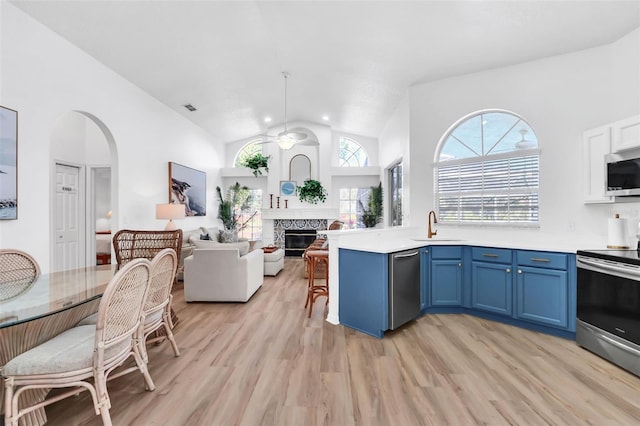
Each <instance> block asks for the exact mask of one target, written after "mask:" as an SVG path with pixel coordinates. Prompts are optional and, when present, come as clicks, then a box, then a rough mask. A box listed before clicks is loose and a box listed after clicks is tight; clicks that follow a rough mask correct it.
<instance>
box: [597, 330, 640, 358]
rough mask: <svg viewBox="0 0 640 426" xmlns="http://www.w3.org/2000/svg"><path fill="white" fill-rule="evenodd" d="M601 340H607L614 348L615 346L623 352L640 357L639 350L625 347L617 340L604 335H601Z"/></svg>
mask: <svg viewBox="0 0 640 426" xmlns="http://www.w3.org/2000/svg"><path fill="white" fill-rule="evenodd" d="M600 338H601V339H603V340H606V341H607V343H609V344H610V345H612V346H615V347H616V348H618V349H620V350H623V351H625V352H629V353H631V354H633V355H635V356H640V351H637V350H635V349H633V348H630V347H629V346H627V345H623V344H622V343H620V342H617V341H616V340H614V339H612V338H611V337H608V336H605V335H604V334H600Z"/></svg>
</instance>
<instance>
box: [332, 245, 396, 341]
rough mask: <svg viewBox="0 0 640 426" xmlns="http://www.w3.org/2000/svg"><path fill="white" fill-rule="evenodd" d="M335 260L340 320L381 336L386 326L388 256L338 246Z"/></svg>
mask: <svg viewBox="0 0 640 426" xmlns="http://www.w3.org/2000/svg"><path fill="white" fill-rule="evenodd" d="M338 263H339V275H340V277H339V279H340V294H339V316H340V323H341V324H343V325H346V326H348V327H351V328H355V329H356V330H359V331H362V332H363V333H367V334H370V335H372V336H376V337H382V336H383V334H384V332H385V331H386V330H387V329H388V328H389V327H388V311H389V298H388V293H389V290H388V289H389V284H388V283H389V262H388V256H387V255H386V254H383V253H371V252H365V251H358V250H347V249H340V255H339V262H338Z"/></svg>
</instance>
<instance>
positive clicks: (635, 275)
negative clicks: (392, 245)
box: [578, 256, 640, 280]
mask: <svg viewBox="0 0 640 426" xmlns="http://www.w3.org/2000/svg"><path fill="white" fill-rule="evenodd" d="M581 266H586V269H591V270H595V271H603V272H605V273H606V272H608V273H612V272H614V273H615V272H617V274H615V275H618V276H620V275H623V276H625V277H628V278H630V279H633V280H640V268H638V267H634V266H626V265H623V264H615V263H610V262H607V263H604V262H598V261H593V260H591V259H589V258H585V257H584V256H578V267H581Z"/></svg>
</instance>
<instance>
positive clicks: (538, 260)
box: [531, 257, 551, 262]
mask: <svg viewBox="0 0 640 426" xmlns="http://www.w3.org/2000/svg"><path fill="white" fill-rule="evenodd" d="M531 261H532V262H551V261H550V260H549V259H543V258H541V257H532V258H531Z"/></svg>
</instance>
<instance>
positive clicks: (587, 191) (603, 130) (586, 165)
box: [582, 125, 614, 204]
mask: <svg viewBox="0 0 640 426" xmlns="http://www.w3.org/2000/svg"><path fill="white" fill-rule="evenodd" d="M611 129H612V128H611V126H608V125H607V126H602V127H598V128H596V129H592V130H587V131H586V132H584V134H583V137H582V170H583V179H582V182H583V185H584V202H585V204H587V203H612V202H613V201H614V198H613V197H610V196H607V195H605V187H604V184H605V167H606V165H605V162H604V156H605V155H607V154H609V153H611Z"/></svg>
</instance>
